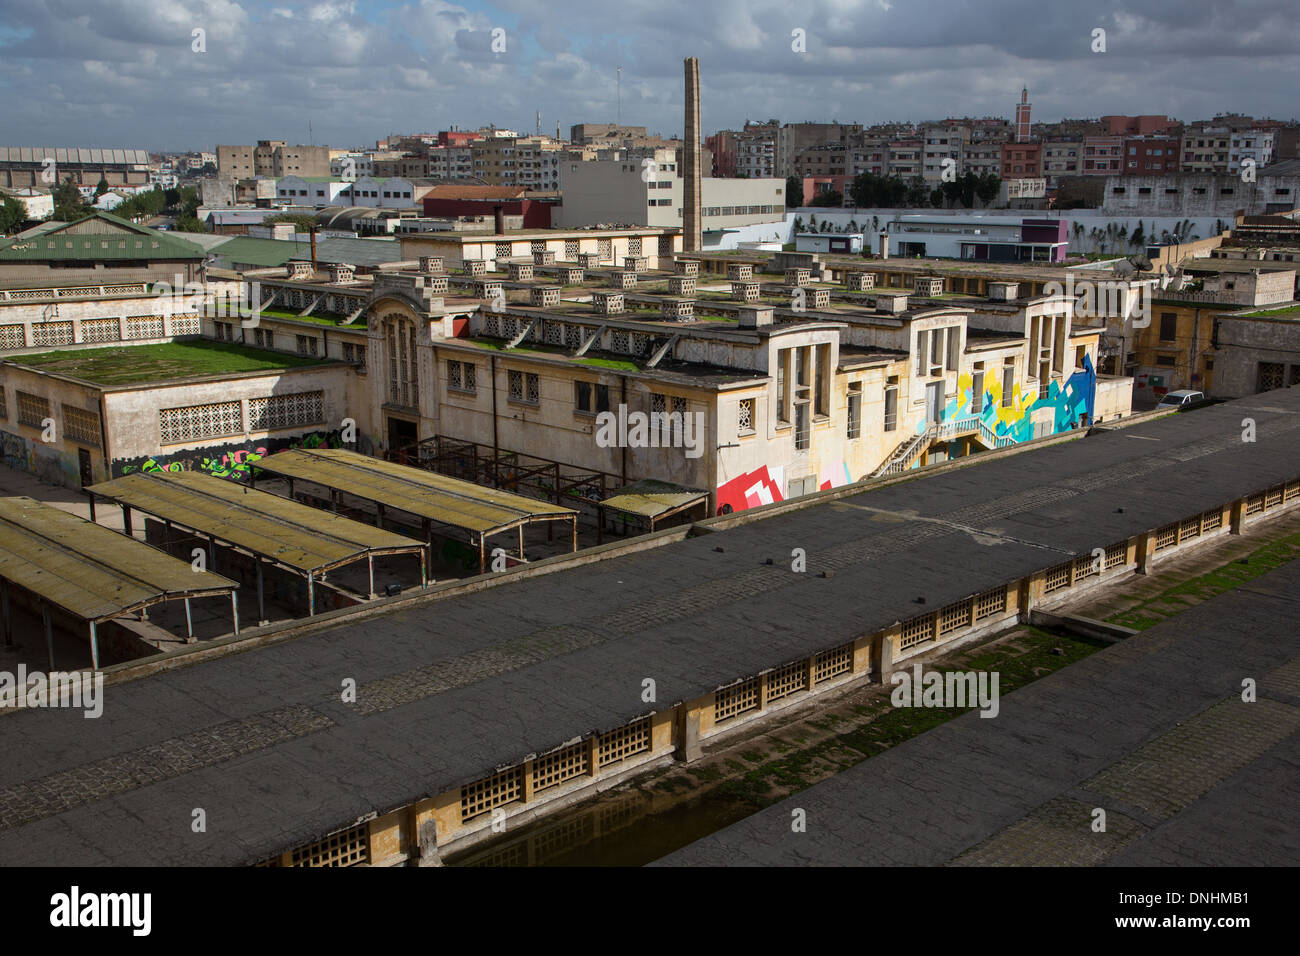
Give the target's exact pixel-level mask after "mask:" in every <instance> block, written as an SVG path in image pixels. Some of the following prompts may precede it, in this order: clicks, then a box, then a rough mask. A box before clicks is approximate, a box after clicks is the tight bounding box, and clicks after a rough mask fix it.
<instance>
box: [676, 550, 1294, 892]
mask: <svg viewBox="0 0 1300 956" xmlns="http://www.w3.org/2000/svg"><path fill="white" fill-rule="evenodd" d="M1298 619H1300V561H1293V562H1291V563H1289V564H1287V565H1283V566H1282V567H1281V568H1279V569H1278V570H1275V571H1272V572H1270V573H1268V574H1266V575H1263V576H1262V577H1260V578H1258V579H1256V580H1255V581H1253V582H1251V583H1249V584H1247V585H1244V586H1242V587H1239V588H1237V589H1235V590H1232V591H1229V592H1227V593H1225V594H1222V595H1220V596H1218V597H1216V598H1213V599H1211V600H1209V601H1207V602H1205V603H1203V604H1200V605H1198V606H1197V607H1196V609H1195V610H1194V611H1189V612H1187V613H1186V614H1184V615H1180V616H1179V617H1177V618H1176V619H1173V620H1170V621H1168V622H1166V623H1164V624H1161V625H1158V626H1156V627H1153V628H1151V629H1150V630H1147V631H1144V632H1142V633H1140V634H1139V635H1137V636H1135V637H1131V638H1128V639H1127V640H1125V641H1124V642H1123V643H1122V644H1119V645H1115V646H1113V647H1110V648H1107V649H1105V650H1103V651H1100V652H1098V653H1096V654H1093V655H1092V656H1090V657H1088V658H1086V659H1084V660H1083V661H1080V662H1078V663H1075V664H1073V665H1071V666H1070V667H1068V668H1065V669H1064V670H1060V671H1057V672H1055V673H1054V674H1051V675H1049V676H1047V677H1044V678H1042V679H1041V680H1039V681H1036V682H1034V683H1032V684H1030V685H1028V686H1026V687H1024V688H1021V689H1020V690H1017V691H1016V692H1015V693H1013V694H1009V695H1007V696H1006V697H1004V698H1002V700H1001V702H1000V703H1001V706H1000V711H999V713H998V715H997V716H996V717H994V718H982V717H980V716H979V715H978V713H977V712H971V713H967V714H964V715H962V716H961V717H959V718H957V719H955V720H953V721H951V722H949V723H947V724H943V725H941V726H939V727H936V728H934V729H933V730H930V731H928V732H926V733H924V734H921V735H919V736H917V737H914V738H912V739H910V740H908V741H905V742H904V743H902V744H900V745H898V746H897V747H894V748H892V749H890V750H888V751H885V752H884V753H882V754H879V755H877V756H875V757H873V758H871V759H870V760H867V761H864V762H863V763H861V764H859V765H857V766H856V767H853V768H851V769H849V770H847V771H844V772H843V773H840V774H838V775H836V776H835V777H832V778H830V779H828V780H825V781H823V782H821V783H818V784H815V785H814V786H812V787H810V788H808V789H807V790H805V791H803V792H801V793H798V794H796V795H794V796H792V797H790V798H789V799H787V800H784V801H782V802H780V803H777V804H774V805H773V806H771V807H768V808H767V809H765V810H762V811H760V812H759V813H756V814H755V815H753V816H751V817H748V818H746V819H744V820H742V821H740V822H738V823H736V824H733V825H732V826H730V827H727V828H726V829H723V830H721V831H719V832H718V833H715V834H712V835H711V836H708V837H705V838H704V839H702V840H699V841H697V842H695V843H693V844H691V845H690V846H687V847H684V848H683V849H681V850H679V851H677V852H675V853H672V854H670V855H668V856H666V857H664V858H663V859H662V860H660V861H658V863H657V864H656V865H661V866H720V865H728V866H809V865H815V866H864V865H865V866H941V865H958V866H972V865H974V866H988V865H1004V866H1012V865H1018V866H1066V865H1107V864H1111V865H1114V864H1126V865H1134V866H1157V865H1166V866H1169V865H1210V866H1213V865H1245V866H1292V865H1294V864H1295V861H1296V860H1297V859H1300V628H1297V626H1296V622H1297V620H1298ZM1246 679H1251V680H1253V681H1255V684H1256V688H1257V692H1256V698H1257V699H1256V700H1254V701H1253V702H1245V701H1244V700H1243V699H1242V696H1241V695H1242V693H1243V681H1244V680H1246ZM1099 808H1100V809H1101V810H1103V811H1105V814H1106V817H1105V825H1106V828H1105V830H1104V831H1103V832H1098V831H1095V830H1094V828H1093V822H1094V819H1095V811H1096V810H1097V809H1099ZM800 810H801V811H803V813H804V815H805V817H804V819H805V820H806V830H805V831H803V832H795V829H794V827H793V825H792V822H793V820H794V819H795V817H794V816H793V814H795V813H796V812H797V811H800Z"/></svg>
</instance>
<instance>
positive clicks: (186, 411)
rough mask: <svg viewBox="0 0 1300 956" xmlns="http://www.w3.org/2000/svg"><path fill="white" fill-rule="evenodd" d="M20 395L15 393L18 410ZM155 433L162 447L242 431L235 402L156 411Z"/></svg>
mask: <svg viewBox="0 0 1300 956" xmlns="http://www.w3.org/2000/svg"><path fill="white" fill-rule="evenodd" d="M21 400H22V393H19V402H20V404H19V409H20V410H21V408H22V406H21ZM158 430H159V436H160V440H161V442H162V444H164V445H174V444H177V443H179V442H189V441H197V440H199V439H203V438H225V437H228V436H231V435H240V434H243V431H244V422H243V409H242V408H241V407H240V403H239V402H237V401H236V402H211V403H209V404H207V405H188V406H185V407H182V408H161V409H159V410H158Z"/></svg>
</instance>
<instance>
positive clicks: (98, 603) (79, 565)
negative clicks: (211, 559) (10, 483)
mask: <svg viewBox="0 0 1300 956" xmlns="http://www.w3.org/2000/svg"><path fill="white" fill-rule="evenodd" d="M0 578H4V579H6V580H8V581H12V582H13V583H14V584H16V585H18V586H19V587H21V588H23V589H25V590H27V591H30V592H31V593H33V594H36V595H39V596H40V597H42V598H44V599H45V600H46V601H48V602H49V603H51V604H54V605H57V606H58V607H61V608H63V610H65V611H67V612H68V613H69V614H72V615H74V616H75V617H79V618H81V619H82V620H83V621H106V620H110V619H112V618H115V617H120V616H121V615H123V614H126V613H128V612H130V611H133V610H136V609H138V608H142V607H148V606H149V605H150V604H156V603H158V602H159V601H169V600H173V599H176V598H184V597H202V596H207V595H213V594H226V593H229V592H231V591H233V590H234V589H235V588H237V587H239V585H238V584H237V583H236V582H234V581H232V580H230V579H229V578H224V577H222V576H221V575H219V574H213V573H212V572H211V571H195V570H194V568H193V567H192V566H191V565H190V563H189V562H188V561H181V560H178V559H177V558H173V557H172V556H171V555H169V554H166V553H164V552H162V551H159V550H158V549H157V548H153V547H150V546H149V545H147V544H145V543H144V542H143V541H137V540H136V539H134V538H128V537H127V536H126V535H124V534H120V533H118V532H116V531H113V530H111V529H109V528H105V527H102V526H101V525H97V524H92V523H91V522H89V521H87V520H86V519H84V518H79V517H78V516H76V515H73V514H69V513H68V512H66V511H61V510H59V509H58V508H55V507H53V506H51V505H47V504H43V503H42V502H39V501H36V500H34V499H32V498H26V497H19V498H0Z"/></svg>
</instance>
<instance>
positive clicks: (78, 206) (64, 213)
mask: <svg viewBox="0 0 1300 956" xmlns="http://www.w3.org/2000/svg"><path fill="white" fill-rule="evenodd" d="M89 208H90V207H88V206H87V205H86V201H85V200H84V199H82V198H81V190H79V189H78V188H77V184H76V183H75V182H74V181H73V179H72V177H71V176H68V178H67V179H65V180H64V181H63V182H61V183H59V185H58V186H57V187H56V188H55V190H54V218H55V219H57V220H59V221H60V222H72V220H74V219H80V218H82V217H83V216H85V215H86V214H87V213H88V212H89Z"/></svg>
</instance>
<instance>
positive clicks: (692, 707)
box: [677, 697, 708, 763]
mask: <svg viewBox="0 0 1300 956" xmlns="http://www.w3.org/2000/svg"><path fill="white" fill-rule="evenodd" d="M707 699H708V698H705V697H701V698H699V699H697V700H693V701H691V702H689V703H686V704H682V705H681V707H679V708H678V713H679V714H680V717H681V720H680V721H679V722H678V724H677V759H678V760H681V761H682V762H683V763H690V762H691V761H693V760H699V759H700V756H701V755H702V754H703V752H704V751H703V750H702V748H701V747H700V717H701V711H702V710H703V707H704V702H705V701H706V700H707Z"/></svg>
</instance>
